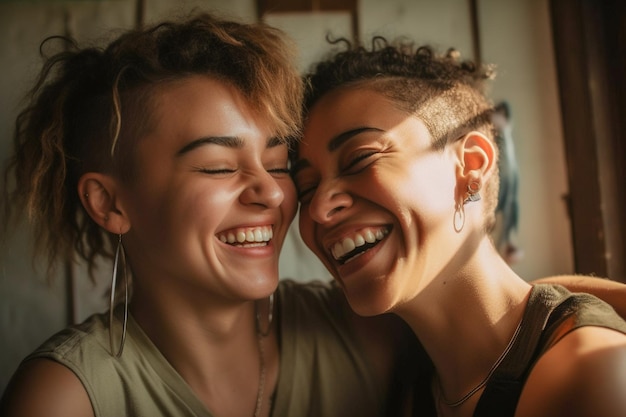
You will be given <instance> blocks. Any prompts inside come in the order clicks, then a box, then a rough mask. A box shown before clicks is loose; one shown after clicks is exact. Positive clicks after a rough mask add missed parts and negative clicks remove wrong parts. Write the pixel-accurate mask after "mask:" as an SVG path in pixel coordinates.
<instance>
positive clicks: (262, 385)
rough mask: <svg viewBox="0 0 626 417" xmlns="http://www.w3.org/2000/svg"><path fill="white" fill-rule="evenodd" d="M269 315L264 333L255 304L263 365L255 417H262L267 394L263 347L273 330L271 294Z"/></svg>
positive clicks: (257, 333) (272, 298)
mask: <svg viewBox="0 0 626 417" xmlns="http://www.w3.org/2000/svg"><path fill="white" fill-rule="evenodd" d="M269 302H270V305H269V313H268V316H267V329H265V331H263V330H262V329H261V318H260V317H259V308H258V305H257V302H256V301H255V302H254V318H255V325H256V336H257V342H258V344H259V361H260V363H261V372H260V375H259V390H258V391H257V394H256V406H255V407H254V415H253V416H254V417H259V416H260V415H261V407H262V406H263V394H264V392H265V376H266V374H267V370H266V366H265V349H264V347H263V339H264V338H265V337H267V336H268V335H269V334H270V331H271V329H272V319H273V311H274V294H271V295H270V297H269Z"/></svg>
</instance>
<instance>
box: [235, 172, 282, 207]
mask: <svg viewBox="0 0 626 417" xmlns="http://www.w3.org/2000/svg"><path fill="white" fill-rule="evenodd" d="M284 199H285V193H284V191H283V189H282V187H281V186H280V184H279V183H278V181H276V178H274V177H273V176H272V175H270V174H269V173H268V172H267V171H265V170H259V172H255V173H254V174H250V176H249V184H247V186H246V188H245V189H244V190H243V192H242V193H241V196H240V200H241V202H242V203H244V204H256V205H260V206H264V207H278V206H280V204H281V203H282V202H283V200H284Z"/></svg>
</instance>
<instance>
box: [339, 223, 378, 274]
mask: <svg viewBox="0 0 626 417" xmlns="http://www.w3.org/2000/svg"><path fill="white" fill-rule="evenodd" d="M389 231H390V228H389V227H388V226H384V227H380V226H377V227H366V228H363V229H360V230H358V231H356V232H354V233H352V234H351V235H349V236H346V237H343V238H342V239H340V240H338V241H337V242H335V243H333V244H332V245H330V247H329V249H328V252H329V253H330V255H331V256H332V258H333V259H334V260H335V261H337V262H339V263H340V264H341V265H344V264H346V263H348V262H350V261H352V260H353V259H355V258H357V257H358V256H360V255H362V254H363V253H365V252H367V251H368V250H369V249H371V248H373V247H374V246H376V245H377V244H378V243H379V242H380V241H381V240H383V239H384V238H385V237H386V236H387V235H388V234H389Z"/></svg>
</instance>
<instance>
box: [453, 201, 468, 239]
mask: <svg viewBox="0 0 626 417" xmlns="http://www.w3.org/2000/svg"><path fill="white" fill-rule="evenodd" d="M463 204H465V202H463ZM463 204H457V205H456V208H455V209H454V216H453V218H452V225H453V227H454V231H455V232H457V233H461V230H463V227H465V208H464V207H463Z"/></svg>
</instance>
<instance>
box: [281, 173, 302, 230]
mask: <svg viewBox="0 0 626 417" xmlns="http://www.w3.org/2000/svg"><path fill="white" fill-rule="evenodd" d="M279 185H280V188H281V189H282V191H283V195H284V198H283V202H282V203H281V208H282V211H283V213H284V216H285V223H286V225H287V226H289V224H291V221H292V220H293V218H294V217H295V215H296V212H297V210H298V197H297V193H296V186H295V184H294V183H293V181H292V180H291V179H288V180H283V181H280V182H279Z"/></svg>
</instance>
